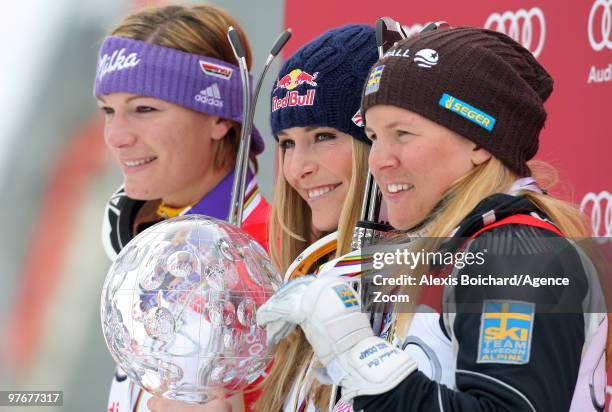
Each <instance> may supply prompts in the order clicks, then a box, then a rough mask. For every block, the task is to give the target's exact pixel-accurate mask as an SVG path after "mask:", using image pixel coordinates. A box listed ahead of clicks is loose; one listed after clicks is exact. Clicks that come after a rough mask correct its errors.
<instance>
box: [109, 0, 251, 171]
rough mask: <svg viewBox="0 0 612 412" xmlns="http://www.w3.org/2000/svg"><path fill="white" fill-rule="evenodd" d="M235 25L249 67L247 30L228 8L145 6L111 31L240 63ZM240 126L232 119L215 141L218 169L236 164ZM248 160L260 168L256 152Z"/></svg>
mask: <svg viewBox="0 0 612 412" xmlns="http://www.w3.org/2000/svg"><path fill="white" fill-rule="evenodd" d="M229 26H233V27H234V28H235V29H236V31H237V32H238V36H239V38H240V41H241V42H242V45H243V47H244V51H245V55H246V62H247V67H248V68H249V70H250V69H251V65H252V61H253V58H252V55H251V47H250V45H249V42H248V40H247V37H246V35H245V33H244V30H243V29H242V27H241V26H240V24H238V22H237V21H236V20H234V18H233V17H231V16H230V15H229V14H228V13H227V12H226V11H225V10H223V9H221V8H218V7H215V6H211V5H198V6H163V7H152V8H145V9H143V10H140V11H138V12H136V13H133V14H130V15H129V16H127V17H125V18H124V19H123V20H122V21H121V22H120V23H119V24H118V25H117V27H115V28H114V29H113V30H112V31H111V35H113V36H121V37H127V38H130V39H134V40H140V41H144V42H147V43H151V44H157V45H159V46H164V47H170V48H173V49H177V50H181V51H184V52H187V53H193V54H198V55H201V56H208V57H212V58H215V59H219V60H223V61H226V62H228V63H231V64H234V65H238V62H237V60H236V57H235V56H234V53H233V51H232V47H231V45H230V43H229V41H228V40H227V29H228V28H229ZM240 131H241V125H240V124H239V123H236V122H232V127H231V129H230V130H229V131H228V132H227V135H226V136H225V138H223V139H221V140H219V141H215V142H214V143H213V147H214V149H213V151H214V154H213V159H214V161H213V165H214V167H215V168H216V169H221V168H224V167H229V166H230V165H233V163H234V161H235V159H236V154H237V152H238V145H239V144H240V140H239V139H240ZM249 160H250V161H251V163H252V164H253V166H254V168H255V171H257V160H256V158H255V154H254V153H253V152H251V153H249Z"/></svg>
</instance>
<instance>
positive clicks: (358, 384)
mask: <svg viewBox="0 0 612 412" xmlns="http://www.w3.org/2000/svg"><path fill="white" fill-rule="evenodd" d="M257 323H259V324H260V325H261V326H266V331H267V336H268V338H267V339H268V342H269V343H270V342H275V343H277V342H278V341H279V340H280V339H282V338H283V337H285V336H287V335H288V334H289V332H291V330H293V328H294V327H295V324H299V325H300V326H301V327H302V330H303V331H304V334H305V335H306V338H307V339H308V341H309V342H310V344H311V346H312V349H313V350H314V352H315V354H316V355H317V357H318V358H319V360H320V361H321V363H322V364H323V365H324V366H325V367H326V370H327V375H328V376H329V378H330V379H331V380H332V381H333V382H334V383H337V384H340V385H341V386H342V387H343V391H342V394H343V399H345V400H349V399H352V398H353V397H355V396H361V395H373V394H378V393H383V392H386V391H388V390H390V389H393V388H394V387H395V386H397V385H398V384H399V383H400V382H401V381H402V380H404V378H405V377H406V376H408V375H409V374H410V373H412V372H413V371H414V370H415V369H416V362H415V361H414V360H412V359H411V358H410V357H409V356H408V354H406V353H405V352H403V351H402V350H400V349H398V348H395V347H393V346H392V345H391V344H390V343H388V342H387V341H385V340H383V339H381V338H379V337H376V336H374V333H373V332H372V328H371V327H370V322H369V320H368V317H367V316H366V314H365V313H362V312H361V303H360V299H359V296H357V293H356V292H355V291H354V290H353V289H352V288H351V287H350V285H349V283H348V282H347V281H346V280H345V279H344V278H341V277H327V276H320V277H316V278H315V277H313V276H307V277H303V278H298V279H296V280H293V281H291V282H289V283H287V284H286V285H285V286H283V287H282V288H281V289H280V290H279V291H278V292H277V293H276V294H275V295H274V296H273V297H272V298H271V299H270V300H269V301H268V302H266V303H265V304H264V305H262V306H261V307H260V308H259V310H258V312H257Z"/></svg>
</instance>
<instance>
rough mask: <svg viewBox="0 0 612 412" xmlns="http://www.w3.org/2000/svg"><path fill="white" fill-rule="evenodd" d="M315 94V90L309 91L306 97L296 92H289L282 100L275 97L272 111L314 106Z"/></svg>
mask: <svg viewBox="0 0 612 412" xmlns="http://www.w3.org/2000/svg"><path fill="white" fill-rule="evenodd" d="M315 93H316V90H315V89H309V90H308V91H307V92H306V94H305V95H301V96H300V94H299V93H298V92H297V91H296V90H294V91H291V92H288V93H287V94H286V95H285V97H283V98H282V99H279V98H278V97H276V96H274V97H273V98H272V111H273V112H275V111H277V110H278V109H284V108H285V107H294V106H312V105H313V104H314V99H315Z"/></svg>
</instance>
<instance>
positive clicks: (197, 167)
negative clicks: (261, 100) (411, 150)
mask: <svg viewBox="0 0 612 412" xmlns="http://www.w3.org/2000/svg"><path fill="white" fill-rule="evenodd" d="M230 26H233V27H234V28H236V30H237V31H238V33H239V36H240V40H241V42H242V45H243V46H244V48H245V52H246V60H247V65H248V67H249V68H250V66H251V60H252V59H251V51H250V48H249V46H248V42H247V39H246V36H245V34H244V32H243V31H242V29H241V28H240V26H239V24H238V23H237V22H236V21H235V20H234V19H233V18H232V17H231V16H229V15H228V14H227V13H225V12H224V11H222V10H221V9H218V8H216V7H213V6H207V5H202V6H191V7H183V6H165V7H159V8H151V9H144V10H141V11H138V12H135V13H133V14H131V15H129V16H127V17H125V18H124V19H123V20H122V21H121V22H120V23H119V25H118V26H117V27H115V28H114V29H113V30H112V32H111V34H110V35H109V36H108V37H107V38H106V39H105V40H104V42H103V43H102V46H101V47H100V52H99V60H98V69H97V73H96V78H95V84H94V95H95V97H96V98H97V101H98V105H99V107H100V109H101V110H102V111H103V112H104V117H105V126H104V139H105V142H106V145H107V146H108V148H109V150H110V152H111V153H112V154H113V156H114V157H115V159H116V160H117V163H118V165H119V167H120V168H121V171H122V172H123V179H124V182H123V185H122V186H121V187H120V188H119V190H118V191H117V192H116V193H115V194H114V195H113V196H112V197H111V199H110V200H109V202H108V205H107V209H106V213H105V217H104V225H103V234H102V240H103V243H104V246H105V249H106V251H107V253H108V255H109V257H110V258H111V259H114V258H115V257H116V255H117V253H119V251H121V249H122V248H123V247H124V246H125V245H126V244H127V243H128V242H129V241H130V240H131V239H132V238H133V237H134V236H135V235H136V234H138V233H139V232H141V231H143V230H144V229H146V228H147V227H150V226H152V225H153V224H155V223H157V222H159V221H161V220H163V219H168V218H172V217H175V216H179V215H186V214H202V215H207V216H212V217H214V218H217V219H227V218H228V213H229V204H230V198H231V191H232V183H233V180H234V165H235V160H236V154H237V151H238V145H239V138H240V130H241V124H242V122H243V113H242V86H241V81H240V72H239V68H238V63H237V61H236V58H235V57H234V54H233V51H232V48H231V46H230V44H229V42H228V40H227V30H228V28H229V27H230ZM263 149H264V142H263V139H262V137H261V135H260V134H259V132H258V131H257V130H256V129H255V128H254V129H253V135H252V141H251V153H250V154H249V160H250V162H251V165H252V166H253V169H254V170H255V171H256V170H257V161H256V159H255V156H256V155H257V154H259V153H261V152H262V151H263ZM247 179H248V181H247V186H246V193H245V203H244V205H243V214H242V216H243V221H242V228H243V229H244V230H245V231H246V232H247V233H249V234H250V235H251V236H253V237H254V238H255V239H256V240H257V241H258V242H259V243H260V244H261V245H262V246H263V247H264V248H267V246H268V219H269V210H270V207H269V205H268V204H267V202H266V200H265V199H264V198H263V197H262V196H261V195H260V193H259V188H258V186H257V182H256V180H255V178H254V174H253V172H251V171H249V172H248V176H247ZM147 399H148V401H147ZM234 401H235V402H234V403H235V404H236V405H238V406H237V407H238V408H243V407H244V406H246V408H250V405H251V403H252V402H253V399H251V398H249V397H248V395H245V397H244V402H243V400H242V396H238V397H235V399H234ZM243 403H244V405H243ZM147 406H148V407H147ZM226 407H229V406H228V404H226V403H225V402H224V401H222V400H218V401H213V402H211V403H210V404H207V405H206V406H205V407H204V406H193V405H187V404H182V403H179V402H174V401H169V400H165V399H161V398H151V397H150V395H149V394H148V393H146V392H144V391H143V390H142V389H140V388H139V387H137V386H136V385H134V384H133V382H132V381H131V380H130V379H129V378H128V377H127V376H126V375H125V374H124V373H123V372H122V371H121V370H118V371H117V373H116V376H115V379H114V380H113V383H112V387H111V393H110V397H109V403H108V408H107V410H108V411H110V412H122V411H147V410H152V411H154V412H156V411H163V410H169V409H172V410H174V411H179V410H193V409H194V408H198V409H196V410H200V409H199V408H205V409H202V410H225V409H224V408H226ZM217 408H220V409H217Z"/></svg>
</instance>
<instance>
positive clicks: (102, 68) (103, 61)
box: [98, 47, 140, 80]
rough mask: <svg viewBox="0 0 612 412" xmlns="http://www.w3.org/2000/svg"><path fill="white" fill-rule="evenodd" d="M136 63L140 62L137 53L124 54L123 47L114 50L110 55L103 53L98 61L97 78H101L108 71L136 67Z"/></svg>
mask: <svg viewBox="0 0 612 412" xmlns="http://www.w3.org/2000/svg"><path fill="white" fill-rule="evenodd" d="M138 63H140V59H139V58H138V53H130V54H128V55H127V56H126V54H125V47H124V48H122V49H120V50H115V51H114V52H113V53H112V54H111V55H108V54H104V56H102V57H101V58H100V62H99V63H98V79H100V80H102V79H103V78H104V76H106V75H107V74H109V73H113V72H116V71H120V70H125V69H129V68H131V67H136V66H138Z"/></svg>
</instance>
